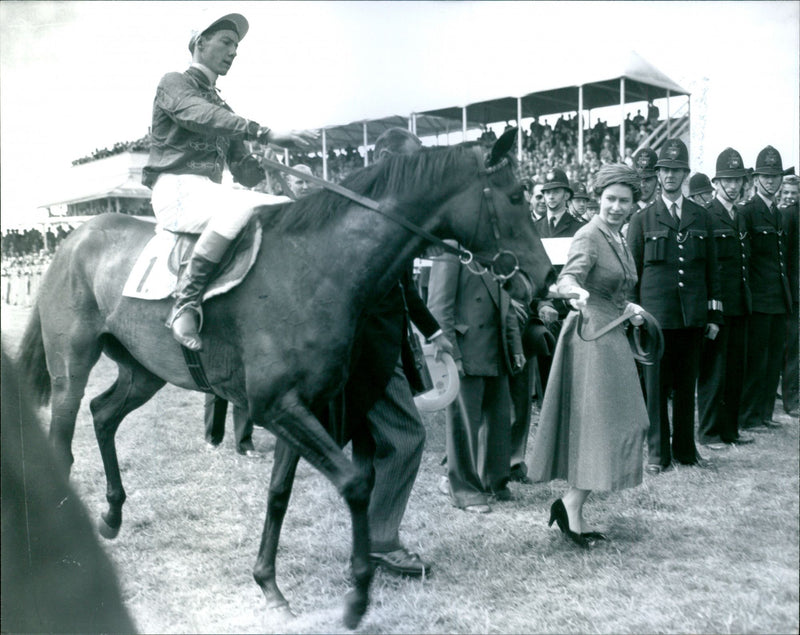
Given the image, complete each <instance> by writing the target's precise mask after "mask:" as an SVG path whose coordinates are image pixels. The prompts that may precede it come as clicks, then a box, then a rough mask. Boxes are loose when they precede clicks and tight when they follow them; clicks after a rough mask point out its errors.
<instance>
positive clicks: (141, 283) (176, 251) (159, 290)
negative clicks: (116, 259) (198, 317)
mask: <svg viewBox="0 0 800 635" xmlns="http://www.w3.org/2000/svg"><path fill="white" fill-rule="evenodd" d="M261 231H262V230H261V223H259V222H258V219H257V218H252V219H250V221H249V222H248V223H247V225H245V227H244V229H243V230H242V231H241V232H239V236H238V237H237V238H236V240H235V241H234V243H233V244H232V245H231V248H230V249H229V250H228V254H227V255H226V256H225V258H224V259H223V261H222V262H221V263H220V266H219V269H218V273H217V275H216V276H215V278H214V279H213V280H212V281H211V283H210V284H209V285H208V288H207V289H206V291H205V293H204V294H203V300H204V301H205V300H208V299H209V298H213V297H214V296H218V295H222V294H223V293H227V292H228V291H230V290H231V289H233V288H234V287H236V286H238V285H239V283H241V281H242V280H244V277H245V276H246V275H247V273H248V272H249V271H250V269H251V267H252V266H253V263H254V262H255V261H256V256H258V249H259V247H260V246H261ZM198 237H199V235H198V234H187V233H176V232H170V231H164V230H158V231H156V234H155V236H153V238H151V239H150V240H149V241H148V242H147V244H146V245H145V246H144V249H142V252H141V253H140V254H139V257H138V258H137V259H136V263H135V264H134V265H133V268H132V269H131V272H130V274H129V275H128V280H127V281H126V282H125V287H124V288H123V290H122V295H123V296H125V297H127V298H138V299H140V300H163V299H164V298H167V297H169V296H171V295H173V294H174V293H175V288H176V286H177V283H178V275H179V273H180V270H181V267H183V266H184V265H185V264H186V263H187V262H188V261H189V258H190V257H191V255H192V250H193V249H194V246H195V243H196V242H197V239H198Z"/></svg>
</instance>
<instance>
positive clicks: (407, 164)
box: [258, 142, 482, 233]
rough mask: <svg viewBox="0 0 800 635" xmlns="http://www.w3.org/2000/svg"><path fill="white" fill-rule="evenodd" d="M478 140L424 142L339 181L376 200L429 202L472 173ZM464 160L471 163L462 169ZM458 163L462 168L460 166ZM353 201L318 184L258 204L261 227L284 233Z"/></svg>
mask: <svg viewBox="0 0 800 635" xmlns="http://www.w3.org/2000/svg"><path fill="white" fill-rule="evenodd" d="M476 145H478V143H477V142H468V143H461V144H459V145H455V146H443V147H434V148H423V149H421V150H420V151H419V152H416V153H414V154H411V155H394V156H390V157H387V158H386V159H384V160H383V161H380V162H379V163H376V164H374V165H371V166H369V167H366V168H363V169H361V170H357V171H356V172H354V173H353V174H351V175H350V176H348V177H347V178H346V179H345V180H344V181H342V183H341V185H342V186H343V187H346V188H347V189H349V190H352V191H353V192H355V193H356V194H361V195H362V196H366V197H368V198H371V199H374V200H378V199H381V198H385V197H386V198H392V199H393V200H394V201H395V202H396V203H397V204H399V205H403V204H413V205H417V206H426V207H427V206H429V205H431V204H435V203H436V202H437V201H438V200H439V199H441V198H444V197H445V196H447V195H448V194H449V193H450V192H452V191H453V190H454V189H456V188H458V187H461V186H462V184H463V183H464V182H465V181H467V180H469V179H472V178H474V176H475V173H476V172H477V171H478V168H479V167H482V165H480V164H479V163H478V162H476V161H474V160H471V161H470V160H469V158H470V155H472V154H473V150H472V148H473V147H475V146H476ZM465 166H473V169H472V170H465V169H464V167H465ZM458 168H461V169H458ZM350 205H352V202H351V201H350V200H349V199H347V198H345V197H344V196H341V195H340V194H336V193H334V192H330V191H328V190H322V191H319V192H316V193H314V194H311V195H309V196H307V197H305V198H303V199H301V200H299V201H297V202H296V203H292V204H289V205H284V206H280V207H278V208H275V207H267V208H263V209H261V210H259V213H258V214H259V218H260V220H261V223H262V224H263V225H264V227H266V228H269V229H270V230H271V231H278V232H283V233H294V232H300V231H304V230H307V229H311V228H317V229H320V228H323V227H325V226H327V225H328V224H329V223H330V222H332V221H333V220H334V219H335V218H337V217H341V214H342V213H343V212H344V211H345V209H346V208H347V207H349V206H350Z"/></svg>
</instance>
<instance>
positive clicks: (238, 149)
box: [142, 13, 316, 351]
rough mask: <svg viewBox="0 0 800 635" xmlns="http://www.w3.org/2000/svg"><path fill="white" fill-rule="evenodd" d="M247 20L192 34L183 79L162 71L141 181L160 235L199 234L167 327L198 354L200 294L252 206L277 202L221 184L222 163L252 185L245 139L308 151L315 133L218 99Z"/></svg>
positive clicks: (252, 165) (229, 18)
mask: <svg viewBox="0 0 800 635" xmlns="http://www.w3.org/2000/svg"><path fill="white" fill-rule="evenodd" d="M248 28H249V25H248V22H247V20H246V19H245V17H244V16H242V15H240V14H238V13H230V14H227V15H224V16H222V17H221V18H219V19H217V20H214V21H213V22H211V23H210V24H207V25H205V24H204V25H202V28H200V29H198V30H196V31H194V32H193V34H192V37H191V39H190V40H189V51H191V53H192V63H191V65H190V66H189V68H188V69H187V70H186V71H184V72H183V73H167V74H166V75H165V76H164V77H163V78H162V79H161V82H160V83H159V85H158V89H157V91H156V97H155V100H154V102H153V123H152V129H151V146H150V157H149V158H148V161H147V165H146V166H145V168H144V171H143V177H142V182H143V183H144V184H145V185H147V186H148V187H151V188H152V190H153V195H152V205H153V212H154V213H155V216H156V220H157V221H158V225H159V227H160V228H161V229H166V230H168V231H172V232H183V233H190V234H191V233H194V234H200V237H199V238H198V239H197V244H196V245H195V247H194V251H193V253H192V256H191V259H190V260H189V263H188V265H187V266H186V267H185V268H182V271H181V273H180V277H179V280H178V288H177V291H176V300H175V305H174V307H173V309H172V312H171V314H170V316H169V319H168V321H167V326H169V327H171V328H172V333H173V335H174V336H175V339H176V340H177V341H178V342H180V344H181V345H183V346H185V347H186V348H189V349H191V350H195V351H197V350H200V349H201V348H202V342H201V340H200V336H199V330H200V328H201V326H202V308H201V301H202V297H203V291H204V290H205V288H206V286H207V285H208V283H209V281H210V280H211V278H212V277H213V275H214V274H215V273H216V270H217V268H218V266H219V263H220V262H221V261H222V260H223V258H224V256H225V254H226V252H227V250H228V247H229V246H230V244H231V243H232V242H233V240H234V239H235V238H236V237H237V235H238V234H239V232H240V231H241V230H242V228H243V227H244V226H245V225H246V224H247V221H248V220H249V219H250V216H251V215H252V212H253V210H254V208H256V207H258V206H259V205H268V204H275V203H279V202H282V201H284V200H288V199H284V198H278V197H274V196H270V195H268V194H263V193H260V192H254V191H251V190H245V189H237V188H234V187H231V186H227V185H223V184H222V171H223V168H224V167H225V165H226V163H227V165H228V166H229V168H230V170H231V172H232V173H233V175H234V179H235V180H237V181H238V182H240V183H242V184H243V185H247V186H252V185H255V183H256V182H258V181H259V180H262V179H263V178H264V176H263V174H264V173H263V170H262V169H261V168H260V166H259V165H258V164H257V160H256V159H255V158H254V157H250V156H249V154H248V151H247V148H246V147H245V144H244V141H257V142H258V143H261V144H267V143H273V144H276V145H297V146H305V145H308V143H309V141H310V140H313V139H315V138H316V133H308V132H294V131H293V132H289V133H278V132H275V131H273V130H270V129H269V128H267V127H266V126H261V125H259V124H258V123H256V122H255V121H252V120H250V119H245V118H244V117H240V116H238V115H236V114H234V112H233V111H232V110H231V108H230V107H229V106H228V104H226V103H225V102H224V101H223V100H222V98H221V97H220V96H219V95H218V93H217V88H216V86H215V83H216V80H217V77H219V76H220V75H226V74H227V72H228V70H229V69H230V67H231V64H233V60H234V58H235V57H236V51H237V48H238V46H239V42H240V41H241V40H242V39H243V38H244V36H245V35H246V34H247V30H248Z"/></svg>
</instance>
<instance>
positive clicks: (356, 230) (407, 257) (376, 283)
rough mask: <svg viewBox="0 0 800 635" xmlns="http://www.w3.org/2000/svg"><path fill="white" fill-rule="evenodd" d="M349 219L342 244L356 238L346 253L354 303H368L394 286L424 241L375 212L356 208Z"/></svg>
mask: <svg viewBox="0 0 800 635" xmlns="http://www.w3.org/2000/svg"><path fill="white" fill-rule="evenodd" d="M396 213H398V214H400V212H396ZM351 216H352V222H353V224H352V225H351V224H350V223H346V224H345V225H346V228H344V230H345V232H346V235H345V240H347V237H348V236H349V237H356V240H355V241H354V244H353V245H352V249H351V250H349V251H348V253H349V256H348V260H349V261H350V263H351V269H350V270H351V271H354V272H356V274H355V280H354V285H355V289H356V296H357V298H356V299H357V300H358V299H360V300H363V301H364V302H366V303H370V302H371V301H372V300H374V299H376V298H380V297H383V295H385V294H386V293H387V292H388V291H389V289H390V288H391V287H392V286H393V285H395V284H396V283H397V281H398V280H399V279H400V276H401V274H402V273H403V271H405V270H406V269H407V268H408V267H409V266H410V265H411V262H412V261H413V259H414V256H416V255H417V254H418V253H419V252H420V251H421V249H422V244H423V240H422V238H421V237H419V236H418V235H416V234H413V233H411V232H409V231H408V230H406V229H404V228H403V227H401V226H400V225H399V224H398V223H397V222H396V221H393V220H391V219H389V218H387V217H385V216H383V215H381V214H379V213H377V212H374V211H368V210H364V209H362V208H358V209H355V210H353V211H351ZM409 220H412V221H419V220H420V219H412V218H409Z"/></svg>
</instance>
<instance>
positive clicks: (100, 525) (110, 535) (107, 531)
mask: <svg viewBox="0 0 800 635" xmlns="http://www.w3.org/2000/svg"><path fill="white" fill-rule="evenodd" d="M97 531H98V532H99V533H100V535H101V536H102V537H103V538H105V539H106V540H114V538H116V537H117V536H118V535H119V526H117V527H112V526H111V525H109V524H108V523H107V522H106V521H105V518H101V519H100V520H99V521H97Z"/></svg>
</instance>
